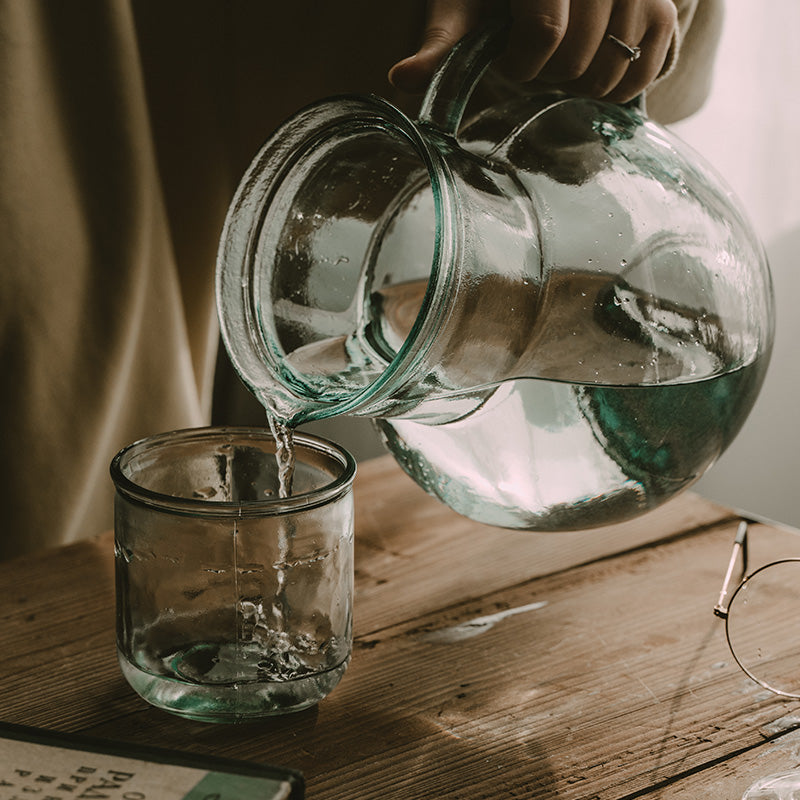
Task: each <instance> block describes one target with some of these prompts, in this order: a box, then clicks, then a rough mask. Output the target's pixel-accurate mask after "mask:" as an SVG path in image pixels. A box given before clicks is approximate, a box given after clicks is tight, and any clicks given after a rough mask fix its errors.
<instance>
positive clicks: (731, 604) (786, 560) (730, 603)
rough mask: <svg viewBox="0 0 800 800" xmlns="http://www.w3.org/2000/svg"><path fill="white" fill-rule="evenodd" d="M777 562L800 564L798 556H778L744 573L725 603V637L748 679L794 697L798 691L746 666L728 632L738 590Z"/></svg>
mask: <svg viewBox="0 0 800 800" xmlns="http://www.w3.org/2000/svg"><path fill="white" fill-rule="evenodd" d="M779 564H800V558H780V559H778V560H777V561H770V562H769V563H768V564H763V565H762V566H760V567H758V569H754V570H753V571H752V572H750V573H748V574H747V575H745V577H744V578H742V580H741V581H740V582H739V585H738V586H737V587H736V588H735V589H734V591H733V594H732V595H731V597H730V600H728V605H727V609H726V611H727V616H726V617H725V638H726V639H727V640H728V649H729V650H730V651H731V655H733V658H734V660H735V661H736V663H737V664H738V665H739V669H741V670H742V672H744V674H745V675H747V677H748V678H750V680H753V681H755V682H756V683H757V684H758V685H759V686H762V687H763V688H764V689H767V690H769V691H770V692H773V693H774V694H777V695H780V696H781V697H791V698H794V699H798V698H800V691H797V692H787V691H786V690H785V689H779V688H778V687H777V686H773V685H772V684H771V683H767V681H765V680H764V679H763V678H759V677H758V675H756V674H755V673H754V672H753V671H752V670H751V669H750V668H749V667H747V666H746V665H745V664H744V663H743V662H742V661H741V660H740V659H739V656H738V655H737V654H736V648H735V647H734V646H733V642H732V641H731V632H730V627H729V626H730V619H731V613H730V612H731V608H732V607H738V606H734V601H735V600H736V596H737V595H738V594H739V592H740V591H741V590H742V589H744V588H745V587H746V586H747V585H748V583H750V581H751V580H752V579H753V578H755V577H756V575H758V574H759V573H761V572H764V571H766V570H768V569H769V568H770V567H776V566H778V565H779Z"/></svg>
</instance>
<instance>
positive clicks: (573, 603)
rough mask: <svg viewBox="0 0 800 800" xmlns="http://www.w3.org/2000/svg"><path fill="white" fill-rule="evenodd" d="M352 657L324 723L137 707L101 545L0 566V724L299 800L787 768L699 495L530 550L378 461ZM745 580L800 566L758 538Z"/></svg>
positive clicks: (661, 783) (794, 707)
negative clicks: (208, 768)
mask: <svg viewBox="0 0 800 800" xmlns="http://www.w3.org/2000/svg"><path fill="white" fill-rule="evenodd" d="M356 508H357V532H356V589H357V591H356V641H355V647H354V655H353V661H352V663H351V666H350V669H349V670H348V672H347V674H346V675H345V678H344V679H343V681H342V683H341V684H340V685H339V687H338V688H337V689H336V690H335V691H334V692H333V694H332V695H331V696H330V697H329V698H327V699H326V700H324V701H323V702H322V703H321V704H320V705H319V706H318V707H317V708H316V709H311V710H308V711H305V712H301V713H299V714H295V715H292V716H288V717H282V718H275V719H271V720H267V721H265V722H262V723H251V724H247V725H241V726H218V725H207V724H203V723H199V722H190V721H186V720H183V719H180V718H178V717H173V716H171V715H169V714H166V713H163V712H160V711H158V710H156V709H153V708H151V707H149V706H148V705H147V704H145V703H144V702H143V701H141V700H140V699H139V698H138V697H137V696H136V695H135V694H134V693H133V691H132V690H131V689H130V688H129V687H128V686H127V684H126V683H125V681H124V680H123V678H122V676H121V674H120V672H119V669H118V667H117V663H116V656H115V650H114V610H113V605H114V601H113V575H112V561H113V554H112V543H111V539H110V537H109V536H108V535H106V536H102V537H100V538H98V539H94V540H87V541H84V542H81V543H78V544H75V545H72V546H70V547H64V548H60V549H57V550H51V551H45V552H42V553H38V554H34V555H30V556H27V557H24V558H20V559H16V560H14V561H7V562H3V563H0V676H2V677H1V678H0V719H3V720H5V721H8V722H17V723H23V724H28V725H35V726H41V727H48V728H52V729H56V730H61V731H72V732H83V733H87V734H91V735H92V736H95V737H102V738H106V739H109V740H114V741H118V742H139V743H147V744H153V745H158V746H163V747H168V748H171V749H180V750H184V751H192V752H200V753H213V754H218V755H222V756H227V757H234V758H241V759H248V760H253V761H261V762H270V763H276V764H281V765H285V766H290V767H294V768H296V769H299V770H301V771H302V772H303V773H304V774H305V776H306V782H307V797H308V798H311V800H329V799H330V800H332V799H333V798H341V800H345V798H346V799H347V800H367V799H368V798H370V799H371V798H374V799H375V800H379V799H380V800H384V799H385V798H403V799H404V800H409V799H413V798H425V800H427V799H428V798H465V799H466V798H469V800H479V799H480V798H548V799H549V798H559V800H566V799H567V798H580V800H586V799H587V798H609V800H610V799H611V798H614V800H621V799H622V798H639V797H644V798H669V799H670V800H684V799H685V800H698V798H709V799H710V800H717V799H719V800H736V799H737V798H739V797H740V796H741V794H742V792H743V791H744V789H745V788H746V787H747V786H748V785H750V783H752V782H753V781H754V780H755V779H756V778H757V777H760V776H762V775H765V774H768V773H770V772H776V771H781V770H785V769H790V768H793V767H795V766H797V765H798V763H800V704H799V703H798V702H794V701H788V700H785V699H781V698H779V697H777V696H774V695H771V694H769V693H768V692H765V691H763V690H762V689H760V687H758V686H757V685H756V684H754V683H752V682H751V681H749V680H748V679H747V678H746V677H745V676H744V675H743V674H742V673H741V672H740V670H739V669H738V668H737V667H736V665H735V663H734V662H733V659H732V658H731V656H730V654H729V651H728V649H727V646H726V644H725V636H724V625H723V624H722V623H721V622H720V621H719V620H717V619H716V618H715V617H714V616H713V614H712V607H713V605H714V602H715V600H716V596H717V593H718V591H719V587H720V584H721V579H722V575H723V573H724V571H725V567H726V565H727V560H728V556H729V552H730V547H731V543H732V540H733V536H734V533H735V530H736V526H737V521H738V517H737V516H736V514H734V513H733V512H732V511H730V510H728V509H725V508H722V507H720V506H717V505H715V504H713V503H710V502H708V501H706V500H703V499H702V498H700V497H698V496H696V495H693V494H691V493H687V494H684V495H683V496H682V497H680V498H678V499H676V500H673V501H672V502H671V503H669V504H667V505H666V506H664V507H662V508H661V509H659V510H657V511H655V512H653V513H651V514H649V515H648V516H645V517H644V518H641V519H639V520H634V521H632V522H629V523H625V524H622V525H617V526H610V527H607V528H603V529H599V530H594V531H586V532H575V533H561V534H529V533H519V532H512V531H504V530H499V529H494V528H489V527H486V526H483V525H479V524H477V523H473V522H471V521H469V520H466V519H463V518H461V517H458V516H457V515H455V514H454V513H453V512H451V511H450V510H449V509H447V508H445V507H444V506H442V505H441V504H440V503H439V502H438V501H436V500H434V499H432V498H429V497H427V496H426V495H425V494H424V493H423V492H422V491H421V490H420V489H418V488H417V487H416V485H414V484H413V483H412V482H411V481H410V480H409V479H408V478H407V477H406V476H405V475H403V474H402V473H401V472H400V470H399V469H398V468H397V467H396V466H395V464H394V462H393V461H392V460H391V459H390V458H389V457H386V458H381V459H376V460H374V461H370V462H366V463H364V464H362V465H361V467H360V472H359V477H358V480H357V486H356ZM751 540H752V541H751V558H752V560H753V564H754V565H755V564H758V563H761V562H763V561H767V560H771V559H773V558H778V557H782V556H785V555H798V554H800V537H797V536H796V535H795V534H794V533H793V532H792V531H788V530H782V529H779V528H775V527H771V526H767V525H758V526H755V527H754V528H753V529H752V535H751Z"/></svg>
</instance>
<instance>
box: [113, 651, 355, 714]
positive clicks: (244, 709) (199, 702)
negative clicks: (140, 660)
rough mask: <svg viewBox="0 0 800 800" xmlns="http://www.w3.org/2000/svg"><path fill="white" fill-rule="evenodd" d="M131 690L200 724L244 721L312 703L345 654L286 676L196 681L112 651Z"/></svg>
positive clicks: (330, 684) (339, 671)
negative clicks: (315, 668)
mask: <svg viewBox="0 0 800 800" xmlns="http://www.w3.org/2000/svg"><path fill="white" fill-rule="evenodd" d="M117 656H118V658H119V665H120V669H121V670H122V674H123V675H124V676H125V679H126V680H127V681H128V683H129V684H130V685H131V687H133V689H134V690H135V691H136V693H137V694H138V695H139V696H140V697H142V698H143V699H144V700H146V701H147V702H148V703H150V704H151V705H153V706H155V707H156V708H160V709H162V710H164V711H169V712H170V713H172V714H177V715H178V716H180V717H185V718H187V719H193V720H198V721H201V722H226V723H231V722H248V721H252V720H257V719H260V718H262V717H271V716H276V715H279V714H290V713H293V712H295V711H302V710H303V709H305V708H310V707H311V706H313V705H316V704H317V703H318V702H319V701H320V700H322V699H323V698H324V697H326V696H327V695H328V694H330V692H331V691H332V690H333V688H334V687H335V686H336V685H337V684H338V683H339V681H340V680H341V679H342V676H343V675H344V673H345V670H346V669H347V665H348V663H349V661H350V659H349V657H348V658H346V659H345V660H344V661H342V662H341V663H340V664H338V665H337V666H335V667H332V668H331V669H328V670H325V671H324V672H317V673H313V674H310V675H309V674H307V675H303V676H301V677H297V678H294V679H291V680H281V681H269V680H259V681H240V682H232V683H205V684H203V683H195V682H188V681H182V680H180V679H179V678H177V677H171V676H167V675H156V674H153V673H151V672H147V671H145V670H143V669H141V667H139V666H137V665H136V664H133V663H131V661H130V660H129V659H128V658H126V657H125V655H124V654H123V653H122V652H121V651H119V650H117Z"/></svg>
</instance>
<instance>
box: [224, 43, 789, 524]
mask: <svg viewBox="0 0 800 800" xmlns="http://www.w3.org/2000/svg"><path fill="white" fill-rule="evenodd" d="M502 41H503V32H502V29H499V28H495V29H492V30H488V31H484V32H482V33H481V34H479V35H476V36H471V37H467V38H466V39H465V40H463V41H462V42H461V43H459V45H457V46H456V47H455V48H454V50H453V51H452V52H451V54H450V56H449V57H448V59H447V60H446V61H445V63H444V64H443V65H442V67H441V68H440V69H439V71H438V72H437V74H436V75H435V77H434V79H433V81H432V83H431V86H430V88H429V90H428V93H427V95H426V97H425V99H424V101H423V105H422V109H421V113H420V116H419V119H418V120H417V121H416V122H414V121H411V120H410V119H409V118H408V117H406V116H405V115H403V114H402V113H401V112H400V111H399V110H397V109H396V108H395V107H393V106H392V105H391V104H389V103H387V102H385V101H383V100H381V99H379V98H376V97H372V96H370V97H358V96H342V97H336V98H332V99H328V100H324V101H321V102H318V103H316V104H314V105H312V106H310V107H308V108H306V109H305V110H303V111H301V112H299V113H298V114H297V115H296V116H295V117H293V118H292V119H290V120H289V121H288V122H286V123H285V124H284V125H283V126H282V127H281V128H280V129H279V130H278V131H276V133H275V134H274V135H273V136H272V137H271V138H270V139H269V140H268V141H267V143H266V144H265V145H264V147H263V148H262V150H261V151H260V152H259V154H258V155H257V156H256V158H255V160H254V161H253V163H252V164H251V166H250V167H249V169H248V171H247V173H246V174H245V176H244V177H243V179H242V181H241V184H240V186H239V188H238V190H237V193H236V195H235V197H234V200H233V202H232V204H231V207H230V210H229V213H228V218H227V221H226V226H225V229H224V231H223V235H222V241H221V244H220V252H219V261H218V271H217V301H218V310H219V314H220V320H221V326H222V335H223V339H224V342H225V345H226V347H227V350H228V352H229V354H230V356H231V359H232V361H233V363H234V365H235V367H236V369H237V371H238V372H239V374H240V375H241V377H242V378H243V380H244V381H245V383H246V384H247V385H248V386H249V388H250V389H251V391H252V392H253V393H254V394H255V395H256V396H257V397H258V398H259V400H260V401H261V402H262V403H263V404H264V405H265V406H266V407H267V409H268V410H269V411H270V413H271V414H272V415H273V416H275V417H276V418H278V419H281V420H283V421H285V422H287V423H289V424H290V425H291V426H296V425H299V424H302V423H303V422H306V421H311V420H319V419H323V418H326V417H331V416H334V415H339V414H357V415H366V416H370V417H372V418H374V419H375V421H376V424H377V426H378V428H379V430H380V431H381V434H382V438H383V440H384V443H385V444H386V446H387V448H388V449H389V450H390V451H391V452H392V453H393V455H394V456H395V458H396V459H397V461H398V463H399V464H400V465H401V466H402V467H403V469H405V470H406V472H408V474H409V475H411V476H412V477H413V478H414V479H415V480H416V481H417V482H418V483H419V484H420V485H421V486H422V487H423V488H425V489H426V490H427V491H428V492H430V493H432V494H434V495H436V496H438V497H439V498H440V499H441V500H443V501H444V502H445V503H447V504H448V505H450V506H451V507H452V508H454V509H455V510H456V511H458V512H459V513H461V514H464V515H466V516H468V517H471V518H473V519H476V520H479V521H482V522H486V523H489V524H492V525H501V526H505V527H511V528H520V529H529V530H562V529H576V528H587V527H592V526H595V525H601V524H607V523H611V522H615V521H619V520H622V519H625V518H628V517H631V516H634V515H636V514H639V513H641V512H644V511H646V510H648V509H650V508H653V507H654V506H656V505H658V504H659V503H661V502H663V501H664V500H666V499H668V498H669V497H671V496H673V495H674V494H675V493H676V492H678V491H680V490H682V489H684V488H685V487H687V486H689V485H690V484H691V483H692V482H694V481H695V480H696V479H697V478H699V477H700V476H701V475H702V474H703V472H704V471H705V470H706V469H708V467H709V466H711V464H712V463H713V462H714V461H715V460H716V459H717V458H718V456H719V455H720V453H721V452H722V451H723V450H724V449H725V448H726V447H727V445H728V444H729V443H730V442H731V440H732V439H733V438H734V436H735V435H736V433H737V432H738V430H739V428H740V427H741V425H742V423H743V421H744V419H745V417H746V416H747V414H748V412H749V411H750V408H751V407H752V404H753V402H754V400H755V398H756V395H757V393H758V390H759V388H760V386H761V383H762V381H763V378H764V373H765V370H766V367H767V363H768V360H769V355H770V350H771V344H772V338H773V308H772V290H771V281H770V276H769V270H768V266H767V263H766V259H765V256H764V253H763V250H762V248H761V246H760V244H759V242H758V240H757V238H756V236H755V235H754V234H753V232H752V230H751V228H750V226H749V224H748V222H747V221H746V219H745V218H744V216H743V214H742V212H741V211H740V210H739V208H738V206H737V204H736V202H735V201H734V200H733V198H732V195H731V192H730V190H729V189H728V188H727V187H726V186H725V184H724V183H723V182H722V181H721V180H720V178H719V177H718V176H717V175H716V174H715V173H714V172H713V170H712V169H711V168H710V167H709V166H708V165H707V164H705V163H704V162H703V161H702V160H701V159H700V158H699V157H698V156H697V155H696V154H695V153H694V152H693V151H692V150H690V148H689V147H687V146H686V145H685V144H684V143H682V142H681V141H680V140H679V139H678V138H676V137H675V136H674V135H673V134H671V133H670V132H669V131H668V130H666V129H665V128H663V127H661V126H659V125H657V124H656V123H654V122H652V121H650V120H648V119H647V117H646V115H645V113H644V111H643V110H642V108H641V106H640V104H637V103H632V104H628V105H626V106H618V105H612V104H609V103H605V102H602V101H597V100H590V99H585V98H578V97H568V96H565V95H562V94H552V93H551V94H546V95H542V96H534V97H518V98H515V99H513V100H511V101H509V102H507V103H505V104H501V105H497V106H494V107H492V108H489V109H488V110H486V111H484V112H482V113H481V114H480V115H479V116H478V117H477V118H476V119H475V120H474V121H473V122H472V123H471V124H469V125H467V126H464V127H463V128H461V127H460V125H461V118H462V114H463V112H464V108H465V105H466V103H467V101H468V99H469V97H470V95H471V93H472V91H473V88H474V87H475V85H476V83H477V82H478V80H479V79H480V77H481V75H482V73H483V72H484V70H485V68H486V67H487V66H488V64H489V63H490V62H491V60H492V58H493V57H494V55H495V53H496V52H498V50H499V48H500V46H501V44H502Z"/></svg>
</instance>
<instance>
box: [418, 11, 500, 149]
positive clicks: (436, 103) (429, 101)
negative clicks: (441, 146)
mask: <svg viewBox="0 0 800 800" xmlns="http://www.w3.org/2000/svg"><path fill="white" fill-rule="evenodd" d="M509 26H510V23H509V21H508V20H505V19H504V20H497V21H495V22H492V23H490V24H489V25H487V26H485V27H483V28H480V29H478V30H476V31H473V32H471V33H469V34H467V35H466V36H465V37H464V38H463V39H461V40H460V41H459V42H458V43H457V44H456V45H455V47H453V49H452V50H451V51H450V52H449V53H448V55H447V58H445V60H444V61H443V62H442V64H441V66H440V67H439V69H438V70H437V71H436V73H435V74H434V76H433V78H432V79H431V83H430V86H429V87H428V91H427V92H426V94H425V98H424V99H423V101H422V107H421V109H420V114H419V122H420V123H421V124H424V125H428V126H430V127H433V128H436V129H437V130H439V131H440V132H441V133H444V134H446V135H449V136H455V135H456V132H457V131H458V126H459V125H460V124H461V117H462V116H463V114H464V109H465V108H466V105H467V102H468V100H469V98H470V96H471V95H472V92H473V90H474V89H475V86H476V85H477V84H478V81H479V80H480V79H481V76H482V75H483V73H484V72H485V71H486V69H487V67H488V66H489V64H491V62H492V61H493V60H494V59H495V58H496V57H497V56H498V55H500V53H501V52H502V51H503V48H504V47H505V45H506V42H507V40H508V29H509Z"/></svg>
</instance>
